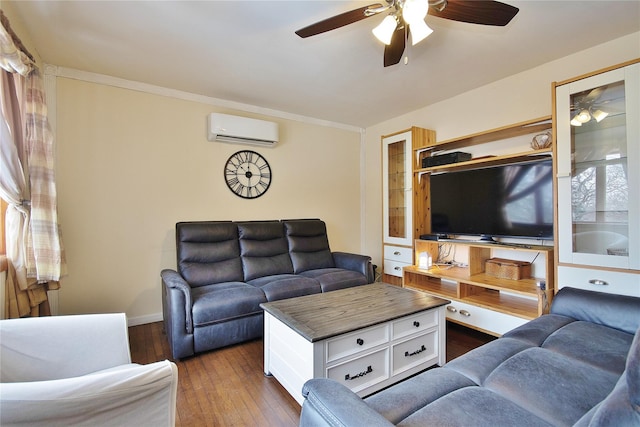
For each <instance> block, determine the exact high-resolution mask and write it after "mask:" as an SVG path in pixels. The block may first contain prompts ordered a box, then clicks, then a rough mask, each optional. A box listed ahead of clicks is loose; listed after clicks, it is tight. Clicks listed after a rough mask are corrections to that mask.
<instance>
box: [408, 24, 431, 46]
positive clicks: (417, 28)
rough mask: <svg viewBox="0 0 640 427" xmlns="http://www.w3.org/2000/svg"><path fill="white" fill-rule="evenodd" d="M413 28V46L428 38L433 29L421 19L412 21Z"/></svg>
mask: <svg viewBox="0 0 640 427" xmlns="http://www.w3.org/2000/svg"><path fill="white" fill-rule="evenodd" d="M410 29H411V44H412V45H413V46H415V45H417V44H418V43H420V42H421V41H422V40H424V39H426V38H427V37H428V36H429V35H430V34H431V33H433V30H432V29H431V28H429V26H428V25H427V24H426V23H425V22H424V20H422V19H421V20H419V21H415V22H412V23H411V25H410Z"/></svg>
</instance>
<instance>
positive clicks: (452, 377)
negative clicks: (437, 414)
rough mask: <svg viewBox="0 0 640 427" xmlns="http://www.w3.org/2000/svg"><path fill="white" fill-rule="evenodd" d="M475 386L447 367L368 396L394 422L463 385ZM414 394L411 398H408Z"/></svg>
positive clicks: (374, 405)
mask: <svg viewBox="0 0 640 427" xmlns="http://www.w3.org/2000/svg"><path fill="white" fill-rule="evenodd" d="M474 385H476V384H475V383H474V382H473V381H471V380H470V379H469V378H467V377H465V376H464V375H461V374H459V373H457V372H455V371H451V370H447V369H431V370H428V371H426V372H423V373H421V374H419V375H416V376H415V377H413V378H411V379H408V380H405V381H401V382H399V383H397V384H395V385H393V386H391V387H389V388H388V389H386V390H385V391H384V392H383V393H377V394H374V395H372V396H370V397H368V398H366V399H365V402H366V403H367V405H369V406H370V407H371V408H373V409H374V410H375V411H377V412H379V413H380V414H382V415H383V416H384V417H385V418H386V419H388V420H389V421H391V422H392V423H393V424H397V423H399V422H400V421H402V420H403V419H405V418H407V417H408V416H410V415H411V414H413V413H414V412H416V411H418V410H419V409H420V408H422V407H423V406H426V405H428V404H430V403H431V402H433V401H435V400H437V399H439V398H441V397H442V396H445V395H446V394H448V393H451V392H452V391H454V390H457V389H459V388H463V387H469V386H474ZM408 396H411V397H410V398H407V397H408Z"/></svg>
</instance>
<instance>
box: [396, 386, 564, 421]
mask: <svg viewBox="0 0 640 427" xmlns="http://www.w3.org/2000/svg"><path fill="white" fill-rule="evenodd" d="M551 425H552V424H549V423H548V422H546V421H544V420H542V419H540V418H538V417H536V416H535V415H534V414H532V413H531V412H528V411H526V410H525V409H523V408H521V407H520V406H518V405H516V404H515V403H513V402H511V401H509V400H508V399H506V398H504V397H502V396H500V395H498V394H496V393H493V392H491V391H490V390H487V389H485V388H482V387H477V386H473V387H465V388H462V389H459V390H456V391H454V392H452V393H449V394H448V395H446V396H444V397H442V398H440V399H438V400H436V401H435V402H433V403H432V404H430V405H428V406H425V407H424V408H422V409H420V410H419V411H417V412H415V413H414V414H412V415H411V416H409V417H408V418H406V419H405V420H403V421H402V422H400V423H398V426H401V427H413V426H415V427H424V426H451V427H452V426H459V427H469V426H487V427H497V426H527V427H533V426H544V427H549V426H551Z"/></svg>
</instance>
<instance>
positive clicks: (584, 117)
mask: <svg viewBox="0 0 640 427" xmlns="http://www.w3.org/2000/svg"><path fill="white" fill-rule="evenodd" d="M574 119H575V120H578V121H579V122H580V123H587V122H588V121H589V120H591V114H590V113H589V110H587V109H584V110H581V111H580V112H579V113H578V114H577V115H576V116H575V117H574Z"/></svg>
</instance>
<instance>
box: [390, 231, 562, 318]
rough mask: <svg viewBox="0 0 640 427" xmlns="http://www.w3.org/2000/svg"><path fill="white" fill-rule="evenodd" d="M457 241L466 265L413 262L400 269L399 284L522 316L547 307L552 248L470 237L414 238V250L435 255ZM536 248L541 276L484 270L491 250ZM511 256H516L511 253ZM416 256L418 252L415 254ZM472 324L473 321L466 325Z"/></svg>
mask: <svg viewBox="0 0 640 427" xmlns="http://www.w3.org/2000/svg"><path fill="white" fill-rule="evenodd" d="M443 244H452V245H461V246H465V247H467V248H468V259H467V264H468V266H467V267H457V266H448V265H434V266H433V267H431V268H430V269H421V268H418V267H417V266H415V265H412V266H409V267H405V268H404V270H403V286H404V287H407V288H412V289H417V290H420V291H423V292H427V293H430V294H433V295H436V296H439V297H442V298H447V299H450V300H454V301H460V302H463V303H467V304H472V305H474V306H477V307H481V308H485V309H488V310H492V311H495V312H499V313H504V314H508V315H511V316H516V317H519V318H523V319H527V320H530V319H534V318H536V317H538V316H540V315H542V314H544V313H546V312H547V311H548V308H549V307H548V306H549V304H548V303H549V302H550V301H551V298H552V297H553V294H554V289H553V288H552V287H553V272H554V269H553V248H552V247H550V246H541V245H516V244H514V245H501V244H495V243H483V242H470V241H463V240H459V241H454V240H446V241H431V240H416V242H415V250H416V254H419V253H420V252H428V253H430V254H431V256H432V257H433V258H434V259H436V258H437V256H438V252H439V246H440V245H443ZM496 250H499V251H501V252H504V251H507V253H508V252H509V251H513V252H514V254H517V253H521V252H536V253H538V254H540V255H542V256H543V258H544V259H543V261H541V262H543V263H544V267H545V272H544V277H539V278H533V277H531V278H523V279H520V280H513V279H505V278H500V277H496V276H493V275H489V274H487V273H485V263H486V261H487V260H488V259H489V258H491V257H492V253H493V251H496ZM514 257H517V256H515V255H514ZM415 258H416V259H418V258H419V255H416V257H415ZM540 280H543V281H545V283H547V284H549V288H547V289H546V290H544V291H542V290H540V289H539V288H538V286H537V282H538V281H540ZM470 326H472V327H473V325H470Z"/></svg>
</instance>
